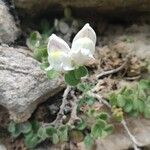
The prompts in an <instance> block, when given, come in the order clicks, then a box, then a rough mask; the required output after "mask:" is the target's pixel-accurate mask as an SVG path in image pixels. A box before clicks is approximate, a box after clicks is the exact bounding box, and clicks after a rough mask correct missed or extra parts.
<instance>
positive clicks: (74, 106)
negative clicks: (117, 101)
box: [68, 91, 81, 125]
mask: <svg viewBox="0 0 150 150" xmlns="http://www.w3.org/2000/svg"><path fill="white" fill-rule="evenodd" d="M71 96H72V98H73V101H71V105H72V111H71V116H70V119H69V121H68V124H70V125H71V124H73V123H74V122H75V121H76V120H81V119H80V118H79V117H78V116H77V107H78V104H77V103H78V102H79V99H78V98H77V97H76V96H75V94H74V91H71Z"/></svg>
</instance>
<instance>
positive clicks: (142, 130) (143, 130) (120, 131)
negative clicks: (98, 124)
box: [79, 118, 150, 150]
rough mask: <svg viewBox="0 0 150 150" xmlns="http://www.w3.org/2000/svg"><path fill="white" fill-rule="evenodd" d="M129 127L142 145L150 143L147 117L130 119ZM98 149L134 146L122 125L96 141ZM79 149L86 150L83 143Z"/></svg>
mask: <svg viewBox="0 0 150 150" xmlns="http://www.w3.org/2000/svg"><path fill="white" fill-rule="evenodd" d="M127 122H128V127H129V129H130V131H131V132H132V134H133V135H134V136H135V137H136V139H137V141H139V142H140V143H141V144H142V146H148V145H150V136H149V135H150V121H149V120H145V119H133V118H130V119H128V121H127ZM96 146H97V147H96V150H125V149H128V148H131V147H133V145H132V142H131V141H130V138H129V137H128V135H127V134H126V132H125V130H124V128H123V127H122V126H121V125H120V127H117V128H116V130H115V132H114V133H113V134H112V135H110V136H108V137H106V138H105V139H99V140H97V141H96ZM79 147H80V148H79V150H86V148H85V146H84V144H83V143H80V144H79Z"/></svg>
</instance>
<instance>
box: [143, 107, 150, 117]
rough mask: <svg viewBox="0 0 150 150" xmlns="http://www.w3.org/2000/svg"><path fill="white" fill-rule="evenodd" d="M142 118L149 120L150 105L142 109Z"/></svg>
mask: <svg viewBox="0 0 150 150" xmlns="http://www.w3.org/2000/svg"><path fill="white" fill-rule="evenodd" d="M144 117H145V118H147V119H150V105H146V106H145V109H144Z"/></svg>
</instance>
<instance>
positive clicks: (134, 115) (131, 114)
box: [129, 110, 139, 118]
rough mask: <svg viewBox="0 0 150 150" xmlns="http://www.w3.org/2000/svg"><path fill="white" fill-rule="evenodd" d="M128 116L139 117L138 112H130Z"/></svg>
mask: <svg viewBox="0 0 150 150" xmlns="http://www.w3.org/2000/svg"><path fill="white" fill-rule="evenodd" d="M129 115H130V116H132V117H135V118H136V117H138V116H139V112H138V111H137V110H132V111H131V112H129Z"/></svg>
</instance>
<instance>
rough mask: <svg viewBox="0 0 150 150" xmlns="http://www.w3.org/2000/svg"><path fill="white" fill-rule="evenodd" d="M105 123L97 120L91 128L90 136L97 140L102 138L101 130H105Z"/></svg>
mask: <svg viewBox="0 0 150 150" xmlns="http://www.w3.org/2000/svg"><path fill="white" fill-rule="evenodd" d="M105 126H106V122H105V121H104V120H100V119H99V120H98V121H96V123H95V124H94V125H93V126H92V129H91V134H92V136H93V137H94V138H98V137H101V136H102V130H103V129H104V128H105Z"/></svg>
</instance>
